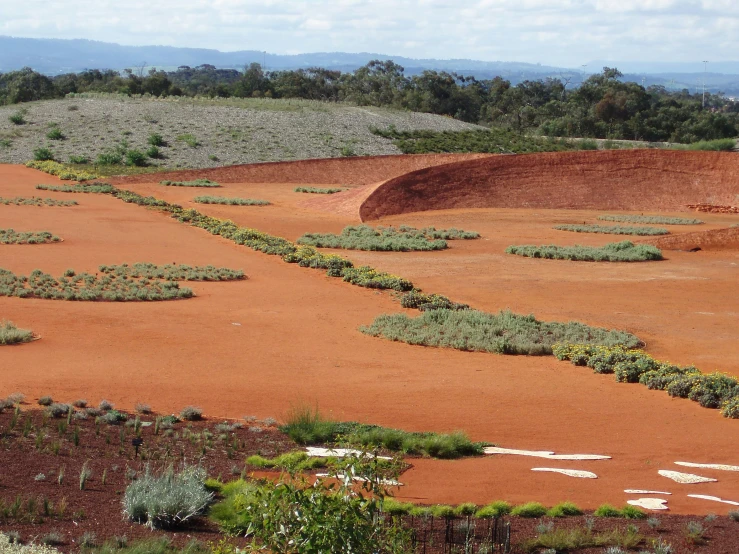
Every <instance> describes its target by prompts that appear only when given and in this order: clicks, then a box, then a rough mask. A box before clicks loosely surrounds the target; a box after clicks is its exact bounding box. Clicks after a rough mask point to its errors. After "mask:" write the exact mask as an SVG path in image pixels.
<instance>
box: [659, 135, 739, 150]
mask: <svg viewBox="0 0 739 554" xmlns="http://www.w3.org/2000/svg"><path fill="white" fill-rule="evenodd" d="M673 148H674V146H673ZM677 148H678V149H680V150H709V151H714V152H733V151H734V149H735V148H736V139H732V138H726V139H715V140H699V141H698V142H693V143H690V144H686V145H680V146H678V147H677Z"/></svg>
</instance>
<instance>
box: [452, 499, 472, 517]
mask: <svg viewBox="0 0 739 554" xmlns="http://www.w3.org/2000/svg"><path fill="white" fill-rule="evenodd" d="M476 512H477V505H475V504H473V503H472V502H465V503H463V504H459V505H458V506H457V507H456V508H454V515H455V516H473V515H475V513H476Z"/></svg>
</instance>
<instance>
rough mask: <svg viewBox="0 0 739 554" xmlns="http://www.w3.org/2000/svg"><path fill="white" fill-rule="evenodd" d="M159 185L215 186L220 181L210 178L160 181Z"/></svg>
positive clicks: (218, 184)
mask: <svg viewBox="0 0 739 554" xmlns="http://www.w3.org/2000/svg"><path fill="white" fill-rule="evenodd" d="M159 184H160V185H164V186H166V187H203V188H217V187H220V186H221V185H220V183H216V182H215V181H211V180H210V179H194V180H192V181H161V182H160V183H159Z"/></svg>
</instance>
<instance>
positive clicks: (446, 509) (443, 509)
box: [431, 504, 454, 517]
mask: <svg viewBox="0 0 739 554" xmlns="http://www.w3.org/2000/svg"><path fill="white" fill-rule="evenodd" d="M431 515H432V516H434V517H454V508H453V507H452V506H449V505H447V504H436V505H434V506H431Z"/></svg>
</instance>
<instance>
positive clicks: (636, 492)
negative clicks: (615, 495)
mask: <svg viewBox="0 0 739 554" xmlns="http://www.w3.org/2000/svg"><path fill="white" fill-rule="evenodd" d="M624 492H625V493H626V494H669V495H671V494H672V493H671V492H665V491H647V490H642V489H624Z"/></svg>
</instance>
